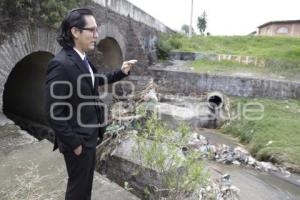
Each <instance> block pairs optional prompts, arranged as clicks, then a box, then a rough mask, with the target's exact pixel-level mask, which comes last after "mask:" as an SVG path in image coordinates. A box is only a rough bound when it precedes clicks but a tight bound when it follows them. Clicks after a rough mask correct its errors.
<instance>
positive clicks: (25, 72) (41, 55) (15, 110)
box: [3, 52, 53, 140]
mask: <svg viewBox="0 0 300 200" xmlns="http://www.w3.org/2000/svg"><path fill="white" fill-rule="evenodd" d="M52 57H53V55H52V54H51V53H48V52H34V53H32V54H29V55H27V56H26V57H24V58H23V59H22V60H20V61H19V62H18V63H17V64H16V65H15V67H14V68H13V70H12V71H11V73H10V74H9V76H8V79H7V81H6V83H5V85H4V92H3V112H4V114H5V115H6V116H7V117H8V118H10V119H11V120H13V121H14V122H15V123H16V124H17V125H19V126H20V127H21V128H22V129H24V130H26V131H28V132H29V133H30V134H31V135H33V136H34V137H36V138H37V139H39V140H41V139H44V138H47V139H50V140H51V138H49V128H47V121H46V117H45V112H44V88H45V87H44V84H45V77H46V69H47V63H48V62H49V60H50V59H51V58H52Z"/></svg>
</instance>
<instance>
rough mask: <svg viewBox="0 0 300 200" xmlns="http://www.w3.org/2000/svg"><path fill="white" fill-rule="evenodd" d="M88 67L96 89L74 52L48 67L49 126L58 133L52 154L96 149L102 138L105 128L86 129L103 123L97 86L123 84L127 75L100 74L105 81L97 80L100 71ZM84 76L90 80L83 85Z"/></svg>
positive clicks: (60, 55) (58, 57)
mask: <svg viewBox="0 0 300 200" xmlns="http://www.w3.org/2000/svg"><path fill="white" fill-rule="evenodd" d="M89 64H90V66H91V68H92V70H93V72H94V74H95V76H96V77H95V82H94V86H93V84H92V78H91V76H90V72H89V71H88V69H87V67H86V66H85V65H84V62H83V61H82V60H81V58H80V56H79V55H78V54H77V53H76V52H75V51H74V50H73V49H71V48H70V49H62V50H61V51H60V52H59V53H58V54H57V55H56V56H55V57H54V58H53V59H52V60H50V62H49V64H48V69H47V75H46V92H45V109H46V115H47V119H48V122H49V125H50V127H51V128H52V129H53V130H54V132H55V141H54V148H53V150H55V149H56V148H57V147H59V149H60V151H61V152H64V151H73V150H74V149H75V148H77V147H78V146H79V145H83V146H85V147H95V146H96V145H97V138H100V139H102V137H103V133H104V132H105V126H103V125H102V126H101V127H99V126H98V127H95V126H94V127H87V126H89V125H96V124H102V123H103V121H104V109H103V106H97V105H96V104H97V103H99V92H98V86H101V85H103V84H105V83H108V84H109V83H113V82H116V81H118V80H121V79H122V78H124V77H125V76H126V74H124V73H123V72H122V71H121V70H117V71H115V72H112V73H108V74H101V76H104V77H105V78H104V77H97V74H99V73H98V72H97V69H96V68H95V67H94V66H93V64H92V63H90V62H89ZM84 74H85V75H87V76H86V77H84V78H82V79H81V81H80V80H79V77H80V75H84ZM105 79H106V80H105ZM83 95H84V97H83ZM93 96H97V98H95V97H93ZM100 101H101V100H100ZM92 104H93V105H92ZM53 116H54V118H53ZM80 122H81V123H82V124H83V125H84V126H82V125H81V124H80Z"/></svg>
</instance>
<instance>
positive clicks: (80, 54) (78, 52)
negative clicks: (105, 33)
mask: <svg viewBox="0 0 300 200" xmlns="http://www.w3.org/2000/svg"><path fill="white" fill-rule="evenodd" d="M73 49H74V50H75V51H76V52H77V54H78V55H79V56H80V58H81V60H84V57H85V53H83V54H82V53H81V52H80V51H79V50H78V49H76V48H75V47H73Z"/></svg>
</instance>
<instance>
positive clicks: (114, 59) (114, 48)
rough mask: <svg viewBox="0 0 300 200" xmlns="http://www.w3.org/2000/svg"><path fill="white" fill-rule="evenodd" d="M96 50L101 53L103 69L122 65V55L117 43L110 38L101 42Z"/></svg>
mask: <svg viewBox="0 0 300 200" xmlns="http://www.w3.org/2000/svg"><path fill="white" fill-rule="evenodd" d="M98 50H99V51H100V52H102V62H101V64H102V65H103V66H104V67H108V68H119V67H120V66H121V65H122V63H123V55H122V51H121V48H120V46H119V44H118V42H117V41H116V40H115V39H114V38H111V37H107V38H105V39H103V40H101V41H100V42H99V44H98Z"/></svg>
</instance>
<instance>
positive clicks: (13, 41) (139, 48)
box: [0, 0, 172, 124]
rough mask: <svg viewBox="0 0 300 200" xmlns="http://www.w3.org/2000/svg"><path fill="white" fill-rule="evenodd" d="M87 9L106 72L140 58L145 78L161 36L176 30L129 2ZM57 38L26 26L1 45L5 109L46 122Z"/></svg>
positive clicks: (0, 100) (109, 1) (0, 91)
mask: <svg viewBox="0 0 300 200" xmlns="http://www.w3.org/2000/svg"><path fill="white" fill-rule="evenodd" d="M88 7H89V8H91V9H92V10H93V12H94V14H95V18H96V20H97V23H98V26H99V29H98V31H99V38H98V41H97V48H96V50H95V51H94V52H92V53H91V55H90V57H91V58H92V60H93V61H94V63H97V65H98V67H99V69H100V70H102V71H103V70H111V68H112V67H120V65H121V63H122V61H123V60H127V59H138V60H139V64H138V66H137V67H136V68H135V74H142V73H143V71H144V69H145V68H146V67H147V66H148V65H149V64H151V63H153V62H155V61H156V60H157V58H156V52H155V41H156V40H157V37H158V33H159V32H171V31H172V30H171V29H169V28H168V27H167V26H165V25H164V24H162V23H161V22H159V21H158V20H156V19H154V18H153V17H152V16H150V15H148V14H147V13H145V12H144V11H142V10H141V9H139V8H137V7H136V6H134V5H132V4H131V3H129V2H128V1H126V0H93V1H92V3H91V4H90V5H89V6H88ZM56 36H57V34H56V30H51V29H49V28H46V27H42V26H35V27H33V26H31V27H28V26H26V27H24V28H23V29H22V30H21V31H19V32H15V33H14V34H13V35H11V36H10V37H9V38H7V39H6V40H5V41H0V111H2V112H3V111H4V113H13V114H16V115H18V116H22V117H24V118H26V119H29V120H32V121H35V122H40V123H42V124H43V123H44V118H43V116H42V115H43V114H42V113H43V105H42V102H43V90H44V88H43V86H44V77H45V71H46V66H47V63H48V61H49V59H51V58H52V57H53V55H55V54H56V53H57V52H58V51H59V50H60V49H61V47H60V46H59V45H58V44H57V42H56Z"/></svg>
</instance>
